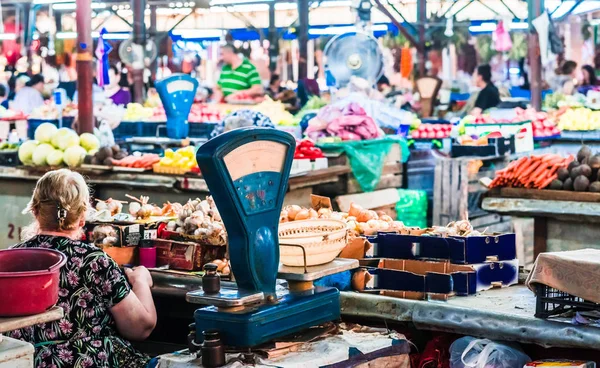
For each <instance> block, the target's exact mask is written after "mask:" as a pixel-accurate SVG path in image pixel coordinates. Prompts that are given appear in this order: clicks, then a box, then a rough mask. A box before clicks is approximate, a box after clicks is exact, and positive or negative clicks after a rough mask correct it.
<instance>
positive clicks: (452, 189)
mask: <svg viewBox="0 0 600 368" xmlns="http://www.w3.org/2000/svg"><path fill="white" fill-rule="evenodd" d="M514 158H515V157H509V156H503V157H491V158H487V157H486V158H477V157H457V158H438V159H437V160H436V164H435V169H434V183H433V218H432V224H433V225H439V226H443V225H447V224H448V223H449V222H452V221H456V220H463V219H473V218H475V217H478V216H483V215H486V212H485V211H483V210H481V208H480V206H479V202H480V197H481V196H482V195H483V194H485V193H486V192H487V188H485V187H484V186H483V185H482V184H481V183H479V179H481V178H483V177H492V178H493V177H494V175H495V172H496V170H499V169H502V168H504V167H505V166H506V165H507V164H508V162H510V160H511V159H514Z"/></svg>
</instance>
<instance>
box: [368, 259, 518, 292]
mask: <svg viewBox="0 0 600 368" xmlns="http://www.w3.org/2000/svg"><path fill="white" fill-rule="evenodd" d="M375 264H376V266H375V267H373V266H374V265H375ZM361 265H363V266H371V267H369V268H367V271H368V272H369V274H370V275H371V276H372V278H371V280H370V281H369V283H368V284H367V285H366V287H367V288H368V289H371V290H378V291H381V292H384V294H385V295H389V296H396V297H402V298H409V299H424V298H425V296H429V297H431V295H432V294H434V295H436V297H435V298H434V299H442V300H443V299H446V298H447V297H449V296H452V295H459V296H467V295H472V294H475V293H476V292H479V291H484V290H489V289H491V288H494V287H507V286H511V285H515V284H517V283H518V274H519V272H518V271H519V261H518V260H516V259H515V260H511V261H507V262H489V263H482V264H475V265H457V264H452V263H450V262H447V261H446V262H436V261H417V260H397V259H380V260H363V261H361ZM390 292H391V293H390ZM396 292H400V294H397V293H396ZM444 295H445V296H444Z"/></svg>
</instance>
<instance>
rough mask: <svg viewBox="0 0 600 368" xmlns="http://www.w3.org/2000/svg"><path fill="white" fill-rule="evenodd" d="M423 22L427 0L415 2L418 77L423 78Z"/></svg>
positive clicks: (425, 56) (425, 18)
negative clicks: (417, 32)
mask: <svg viewBox="0 0 600 368" xmlns="http://www.w3.org/2000/svg"><path fill="white" fill-rule="evenodd" d="M425 22H427V0H417V23H418V26H417V28H418V29H419V44H420V45H421V48H420V49H419V77H421V78H422V77H424V76H425V59H427V53H426V51H425Z"/></svg>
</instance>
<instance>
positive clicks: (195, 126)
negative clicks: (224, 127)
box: [188, 123, 217, 139]
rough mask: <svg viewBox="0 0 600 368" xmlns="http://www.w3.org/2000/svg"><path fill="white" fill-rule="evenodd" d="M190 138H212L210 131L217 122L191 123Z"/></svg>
mask: <svg viewBox="0 0 600 368" xmlns="http://www.w3.org/2000/svg"><path fill="white" fill-rule="evenodd" d="M189 125H190V132H189V134H188V135H189V137H190V138H207V139H208V138H210V133H212V131H213V130H214V129H215V126H217V123H189Z"/></svg>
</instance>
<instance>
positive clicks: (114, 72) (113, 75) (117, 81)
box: [104, 65, 131, 105]
mask: <svg viewBox="0 0 600 368" xmlns="http://www.w3.org/2000/svg"><path fill="white" fill-rule="evenodd" d="M104 96H105V97H106V98H107V99H109V100H112V102H113V103H114V104H115V105H127V104H128V103H130V102H131V93H130V92H129V89H128V88H126V87H122V86H121V73H120V72H119V69H118V68H117V67H116V66H115V65H111V67H110V69H109V70H108V84H107V85H106V86H104Z"/></svg>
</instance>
